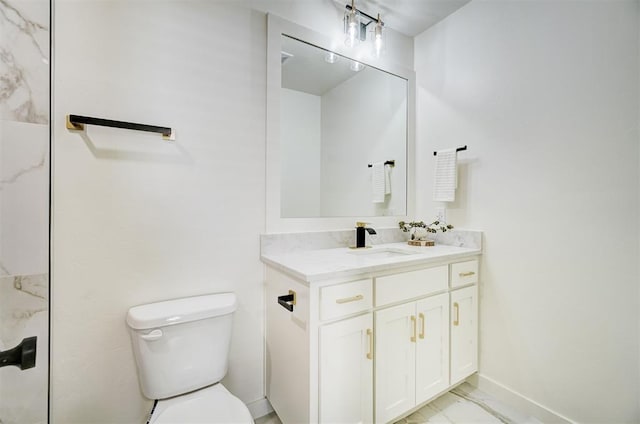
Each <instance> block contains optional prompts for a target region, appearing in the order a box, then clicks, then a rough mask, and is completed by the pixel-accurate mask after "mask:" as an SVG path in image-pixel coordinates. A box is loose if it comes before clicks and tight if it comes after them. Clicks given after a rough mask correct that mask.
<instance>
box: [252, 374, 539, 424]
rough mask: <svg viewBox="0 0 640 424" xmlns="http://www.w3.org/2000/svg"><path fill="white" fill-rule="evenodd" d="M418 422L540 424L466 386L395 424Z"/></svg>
mask: <svg viewBox="0 0 640 424" xmlns="http://www.w3.org/2000/svg"><path fill="white" fill-rule="evenodd" d="M422 423H445V424H475V423H496V424H501V423H502V424H541V421H539V420H538V419H536V418H534V417H531V416H528V415H526V414H523V413H521V412H519V411H517V410H515V409H513V408H512V407H510V406H508V405H505V404H503V403H501V402H499V401H498V400H496V399H493V398H492V397H491V396H489V395H487V394H486V393H483V392H481V391H480V390H478V389H476V388H475V387H473V386H471V385H470V384H468V383H463V384H461V385H460V386H458V387H456V388H455V389H453V390H451V391H450V392H448V393H445V394H444V395H442V396H440V397H439V398H437V399H435V400H434V401H432V402H430V403H429V404H428V405H426V406H424V407H423V408H421V409H419V410H418V411H416V412H414V413H413V414H411V415H409V416H408V417H406V418H403V419H401V420H400V421H398V422H397V423H396V424H422ZM256 424H281V421H280V419H279V418H278V416H277V415H276V414H275V412H272V413H271V414H269V415H266V416H264V417H261V418H258V419H257V420H256Z"/></svg>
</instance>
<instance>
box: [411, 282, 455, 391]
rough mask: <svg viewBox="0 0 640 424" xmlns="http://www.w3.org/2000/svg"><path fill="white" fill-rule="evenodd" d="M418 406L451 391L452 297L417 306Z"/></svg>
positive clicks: (423, 301) (436, 297) (435, 298)
mask: <svg viewBox="0 0 640 424" xmlns="http://www.w3.org/2000/svg"><path fill="white" fill-rule="evenodd" d="M416 312H417V316H418V322H417V324H418V330H417V331H418V338H417V343H416V404H419V403H422V402H425V401H427V400H428V399H430V398H432V397H433V396H435V395H437V394H438V393H440V392H442V391H443V390H445V389H446V388H447V387H449V294H448V293H444V294H441V295H438V296H433V297H429V298H426V299H423V300H419V301H418V302H416Z"/></svg>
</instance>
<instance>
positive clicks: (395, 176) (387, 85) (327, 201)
mask: <svg viewBox="0 0 640 424" xmlns="http://www.w3.org/2000/svg"><path fill="white" fill-rule="evenodd" d="M345 116H349V117H350V119H348V120H347V119H345ZM345 140H349V142H348V143H345ZM387 160H395V162H396V166H395V167H394V168H391V169H386V170H385V172H389V175H390V182H391V193H390V194H388V195H386V196H385V202H384V203H373V202H372V182H371V181H372V172H371V168H368V167H367V165H368V164H371V163H374V162H385V161H387ZM406 170H407V81H406V80H404V79H402V78H399V77H395V76H391V75H389V74H387V73H385V72H380V71H379V70H377V69H371V68H365V69H364V70H362V71H360V72H358V74H356V75H354V76H353V77H351V78H349V79H348V80H346V81H344V82H343V83H341V84H340V85H338V86H336V87H334V88H333V89H331V90H329V91H328V92H326V93H324V94H323V95H322V187H321V188H322V194H321V205H322V206H321V207H322V216H351V215H353V214H354V211H358V212H357V214H358V215H359V216H382V215H404V214H405V213H406V194H405V193H406V189H407V184H406V177H405V176H406V173H407V171H406Z"/></svg>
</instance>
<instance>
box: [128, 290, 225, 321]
mask: <svg viewBox="0 0 640 424" xmlns="http://www.w3.org/2000/svg"><path fill="white" fill-rule="evenodd" d="M236 305H237V304H236V295H235V294H234V293H217V294H208V295H203V296H194V297H185V298H182V299H173V300H166V301H164V302H157V303H150V304H147V305H140V306H134V307H133V308H131V309H129V312H128V313H127V324H128V325H129V327H131V328H133V329H135V330H146V329H150V328H157V327H166V326H168V325H175V324H181V323H184V322H190V321H197V320H201V319H205V318H212V317H216V316H220V315H227V314H230V313H232V312H233V311H235V310H236Z"/></svg>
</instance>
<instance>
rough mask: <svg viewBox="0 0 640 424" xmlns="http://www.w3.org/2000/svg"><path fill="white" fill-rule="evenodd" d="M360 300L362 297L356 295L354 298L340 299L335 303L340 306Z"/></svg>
mask: <svg viewBox="0 0 640 424" xmlns="http://www.w3.org/2000/svg"><path fill="white" fill-rule="evenodd" d="M362 299H364V296H363V295H361V294H359V295H356V296H351V297H343V298H342V299H336V303H337V304H339V305H341V304H343V303H349V302H357V301H358V300H362Z"/></svg>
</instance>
